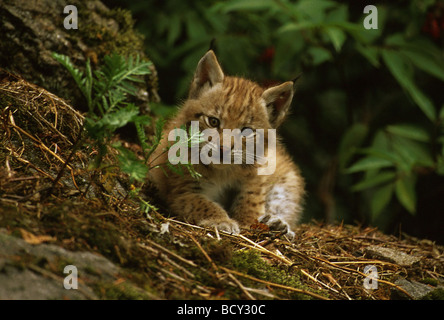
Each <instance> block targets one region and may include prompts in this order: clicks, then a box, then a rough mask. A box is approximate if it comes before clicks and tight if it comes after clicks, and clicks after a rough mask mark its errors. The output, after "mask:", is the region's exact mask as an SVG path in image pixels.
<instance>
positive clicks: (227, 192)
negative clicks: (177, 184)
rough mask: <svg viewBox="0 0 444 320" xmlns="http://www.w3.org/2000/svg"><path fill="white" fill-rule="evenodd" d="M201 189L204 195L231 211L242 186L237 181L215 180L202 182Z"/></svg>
mask: <svg viewBox="0 0 444 320" xmlns="http://www.w3.org/2000/svg"><path fill="white" fill-rule="evenodd" d="M200 187H201V192H202V194H204V195H205V196H207V197H208V198H209V199H211V200H212V201H214V202H217V203H219V204H220V205H221V206H222V207H223V208H224V209H225V210H227V211H229V210H230V208H231V205H232V204H233V202H234V200H235V198H236V196H237V195H238V194H239V192H240V190H241V187H242V184H241V182H240V181H239V180H237V179H214V180H207V181H202V182H201V183H200Z"/></svg>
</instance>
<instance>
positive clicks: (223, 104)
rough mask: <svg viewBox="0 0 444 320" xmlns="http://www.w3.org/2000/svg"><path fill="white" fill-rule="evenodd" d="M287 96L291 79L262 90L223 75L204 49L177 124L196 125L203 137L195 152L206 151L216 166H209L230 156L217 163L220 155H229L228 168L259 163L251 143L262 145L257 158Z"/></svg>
mask: <svg viewBox="0 0 444 320" xmlns="http://www.w3.org/2000/svg"><path fill="white" fill-rule="evenodd" d="M292 97H293V82H291V81H289V82H285V83H283V84H281V85H279V86H276V87H272V88H268V89H266V90H264V89H263V88H261V87H260V86H259V85H257V84H256V83H254V82H252V81H249V80H246V79H243V78H238V77H227V76H225V75H224V74H223V72H222V69H221V67H220V65H219V63H218V62H217V59H216V56H215V55H214V53H213V51H209V52H208V53H207V54H206V55H205V56H204V57H203V58H202V59H201V60H200V61H199V64H198V66H197V69H196V73H195V75H194V79H193V82H192V84H191V88H190V94H189V99H188V100H187V101H186V102H185V104H184V106H183V107H182V112H183V113H182V114H183V116H184V117H183V123H182V124H186V125H189V124H190V123H191V121H198V122H199V129H200V131H203V132H204V133H206V137H207V139H204V140H205V141H206V142H204V143H203V144H201V145H200V148H201V150H202V149H203V148H207V149H208V150H210V149H211V152H209V153H208V154H209V156H211V157H215V158H219V159H220V162H221V164H214V162H213V164H212V165H213V166H214V167H218V168H219V167H221V168H222V167H224V166H225V167H226V164H225V165H224V164H222V162H225V163H227V161H226V159H227V158H228V159H230V157H229V156H225V157H226V158H224V159H223V160H224V161H222V158H223V157H224V154H228V155H230V154H231V159H230V160H231V161H230V163H231V164H233V163H235V164H236V163H237V164H243V165H246V164H255V163H256V162H257V161H258V160H259V162H260V160H261V159H260V157H261V152H257V150H256V146H257V144H256V141H257V140H258V139H259V141H260V142H261V143H262V145H261V148H263V149H262V158H263V155H264V153H263V151H264V150H266V149H267V145H268V129H275V128H276V127H278V126H279V125H280V124H281V123H282V121H283V120H284V118H285V115H286V113H287V110H288V108H289V106H290V103H291V99H292ZM227 129H228V130H232V131H231V132H227ZM229 134H231V136H230V135H229ZM208 136H210V137H209V138H208ZM215 137H217V139H215ZM259 151H261V150H259ZM240 159H241V160H240ZM252 160H253V161H252ZM262 160H263V159H262Z"/></svg>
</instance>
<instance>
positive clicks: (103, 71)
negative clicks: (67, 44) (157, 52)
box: [53, 53, 151, 181]
mask: <svg viewBox="0 0 444 320" xmlns="http://www.w3.org/2000/svg"><path fill="white" fill-rule="evenodd" d="M53 57H54V58H55V59H56V60H57V61H59V62H60V63H61V64H63V66H65V68H67V70H68V71H69V72H70V73H71V75H72V77H73V78H74V80H75V81H76V83H77V85H78V87H79V88H80V90H81V92H82V93H83V95H84V96H85V99H86V101H87V105H88V116H87V117H86V118H85V128H86V131H87V134H88V137H89V138H91V139H92V140H93V142H94V144H95V146H96V149H97V150H98V155H97V157H96V159H95V161H94V162H93V167H94V168H98V167H100V165H101V162H102V159H103V157H104V156H105V154H106V153H107V150H108V147H113V148H114V149H116V150H117V151H119V155H118V160H119V163H120V168H121V169H122V171H123V172H125V173H127V174H128V175H129V176H130V178H131V179H132V180H137V181H143V180H144V179H145V177H146V175H147V173H148V167H147V166H146V165H144V162H142V161H140V160H139V159H138V158H137V156H136V155H135V154H134V153H133V152H132V151H130V150H128V149H126V148H124V147H122V146H121V145H120V144H110V139H111V138H112V137H113V135H114V132H115V131H116V130H117V129H118V128H122V127H124V126H126V125H127V124H129V123H132V124H134V125H135V126H136V128H137V134H138V137H139V140H140V142H141V144H142V146H143V147H144V155H147V154H148V150H147V149H148V144H147V142H146V136H145V132H144V130H142V128H143V126H146V125H149V124H150V122H151V119H150V117H148V116H142V115H139V110H138V109H137V107H136V106H135V105H134V104H132V103H129V102H128V101H127V99H128V96H134V95H135V94H136V87H135V86H134V83H138V82H143V78H142V76H144V75H147V74H149V73H150V72H151V71H150V69H149V67H150V65H151V62H144V61H141V60H140V58H139V57H138V56H137V57H136V58H132V57H129V58H128V59H125V58H124V57H122V56H120V55H117V54H112V55H108V56H105V57H104V63H103V65H102V66H101V67H100V68H99V69H98V70H96V71H94V72H92V71H91V65H90V62H89V60H88V61H87V63H86V67H85V70H86V72H85V75H84V74H83V72H82V71H80V70H79V69H77V68H76V67H75V66H74V65H73V64H72V62H71V61H70V59H69V57H66V56H63V55H59V54H57V53H54V54H53ZM147 159H148V158H146V160H147Z"/></svg>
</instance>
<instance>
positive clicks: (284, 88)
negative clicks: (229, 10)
mask: <svg viewBox="0 0 444 320" xmlns="http://www.w3.org/2000/svg"><path fill="white" fill-rule="evenodd" d="M293 92H294V83H293V81H287V82H284V83H283V84H280V85H278V86H275V87H271V88H268V89H266V90H265V91H264V93H262V99H264V100H265V104H266V106H267V111H268V118H269V119H270V124H271V125H272V127H273V128H277V127H278V126H279V125H280V124H281V123H282V121H284V118H285V116H286V114H287V111H288V109H289V107H290V104H291V99H293Z"/></svg>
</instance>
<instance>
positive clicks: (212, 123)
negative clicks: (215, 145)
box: [207, 117, 220, 128]
mask: <svg viewBox="0 0 444 320" xmlns="http://www.w3.org/2000/svg"><path fill="white" fill-rule="evenodd" d="M207 124H208V125H209V126H210V127H213V128H217V127H219V125H220V121H219V119H218V118H215V117H209V118H207Z"/></svg>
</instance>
